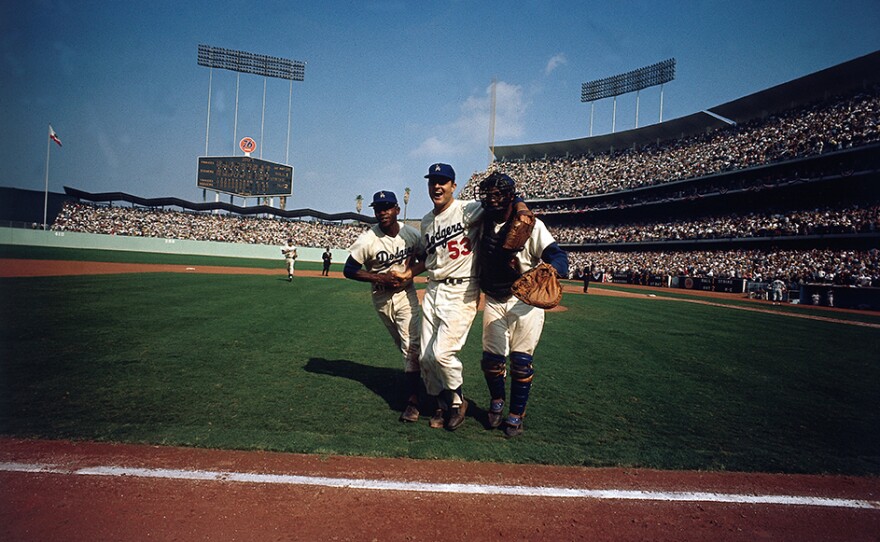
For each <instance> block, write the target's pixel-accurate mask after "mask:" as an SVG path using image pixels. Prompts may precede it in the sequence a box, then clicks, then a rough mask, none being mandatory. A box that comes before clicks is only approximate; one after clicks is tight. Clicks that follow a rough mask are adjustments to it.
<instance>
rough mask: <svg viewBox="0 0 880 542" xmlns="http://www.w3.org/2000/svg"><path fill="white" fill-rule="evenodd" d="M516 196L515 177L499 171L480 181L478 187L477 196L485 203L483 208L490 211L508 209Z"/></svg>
mask: <svg viewBox="0 0 880 542" xmlns="http://www.w3.org/2000/svg"><path fill="white" fill-rule="evenodd" d="M515 196H516V184H515V183H514V182H513V179H511V178H510V177H509V176H508V175H505V174H504V173H498V172H497V171H496V172H495V173H492V174H491V175H489V176H488V177H486V178H485V179H483V180H482V181H480V185H479V187H478V188H477V198H479V200H480V203H482V204H483V209H486V210H487V211H490V212H495V213H503V212H505V211H507V209H508V207H509V206H510V204H511V203H513V198H514V197H515Z"/></svg>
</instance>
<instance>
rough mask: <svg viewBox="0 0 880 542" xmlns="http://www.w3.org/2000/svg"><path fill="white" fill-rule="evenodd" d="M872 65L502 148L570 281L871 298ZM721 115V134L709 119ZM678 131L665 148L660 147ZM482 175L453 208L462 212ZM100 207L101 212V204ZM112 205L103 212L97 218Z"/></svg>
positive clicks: (83, 203)
mask: <svg viewBox="0 0 880 542" xmlns="http://www.w3.org/2000/svg"><path fill="white" fill-rule="evenodd" d="M878 74H880V52H878V53H873V54H871V55H867V56H866V57H862V58H860V59H856V60H854V61H851V62H849V63H844V64H842V65H840V66H837V67H833V68H829V69H828V70H824V71H823V72H817V73H816V74H812V75H810V76H807V77H805V78H802V79H800V80H796V81H793V82H790V83H788V84H785V85H780V86H779V87H774V88H772V89H767V90H765V91H762V92H759V93H756V94H754V95H752V96H748V97H745V98H742V99H740V100H737V101H735V102H731V103H730V104H724V105H722V106H719V107H718V108H716V109H715V110H716V114H714V115H712V116H709V115H705V116H703V115H701V114H695V115H692V116H691V117H687V118H684V119H678V120H672V121H669V122H667V123H661V124H659V125H655V126H653V127H645V128H641V129H637V130H630V131H628V132H624V133H620V134H613V135H607V136H600V137H596V138H587V139H584V140H577V141H570V142H554V143H546V144H535V145H520V146H511V147H507V148H497V149H496V156H497V157H498V159H497V160H496V161H495V162H494V163H493V164H492V166H491V167H490V170H489V171H492V170H499V171H503V172H505V173H507V174H509V175H511V176H512V177H513V178H514V179H516V180H517V183H518V189H519V190H520V192H521V194H522V195H523V196H524V197H525V199H526V201H527V203H528V204H529V206H530V207H531V208H532V209H533V210H534V211H535V213H536V214H538V215H539V216H540V217H541V218H542V220H544V222H545V223H547V225H548V226H549V227H550V229H551V231H552V232H553V234H554V236H555V237H556V239H557V240H558V241H559V242H560V244H561V245H562V246H563V248H565V249H566V250H567V251H568V252H569V255H570V259H571V262H572V265H571V266H570V267H571V269H572V274H573V276H572V278H579V277H580V276H581V274H582V273H584V272H585V271H586V272H590V273H591V276H595V277H596V278H597V279H598V280H608V281H612V280H613V281H617V282H633V283H642V284H657V285H666V286H669V285H672V284H673V282H672V281H671V280H669V279H671V278H673V277H674V278H678V277H691V278H706V277H709V278H713V277H714V278H723V279H731V278H733V279H738V280H740V279H741V280H743V281H744V282H749V283H761V284H766V283H768V282H770V281H772V280H775V279H780V280H783V281H784V282H785V283H786V284H787V285H788V286H789V289H790V290H797V289H799V288H800V287H801V286H802V285H804V284H816V283H821V284H836V285H840V286H852V287H875V288H876V287H880V250H878V249H880V185H878V182H880V178H878V177H880V170H878V168H880V75H878ZM717 112H721V113H724V114H725V115H724V117H725V118H726V119H727V120H726V121H725V122H721V121H719V120H718V118H719V117H720V116H721V113H717ZM673 132H675V133H676V134H677V135H676V136H675V137H665V138H663V139H661V136H664V135H667V134H669V133H673ZM489 171H483V172H476V173H474V175H473V176H472V177H471V179H470V180H469V181H468V182H467V183H466V185H465V186H464V187H463V188H462V191H461V194H460V197H463V198H472V197H474V195H475V186H476V184H477V183H478V181H479V180H480V179H482V178H483V177H484V176H485V175H486V174H487V173H489ZM75 192H76V193H77V196H78V198H77V199H78V200H79V201H70V202H68V203H67V204H66V205H65V206H64V208H63V209H62V211H61V213H60V214H59V215H58V216H57V217H56V219H55V221H54V224H53V225H52V228H53V229H55V230H63V231H82V232H92V233H104V234H115V235H136V236H152V237H166V238H182V239H199V240H212V241H225V242H236V243H258V244H276V245H280V244H283V242H284V240H286V239H287V237H289V236H293V238H294V242H295V243H296V244H298V245H300V246H313V247H327V246H330V247H335V248H342V249H344V248H347V247H348V246H349V245H350V244H351V243H352V242H353V240H354V239H355V238H356V237H357V235H358V234H359V233H360V232H361V231H363V229H364V228H366V227H368V226H369V224H368V223H367V221H366V220H365V221H362V222H357V221H354V222H352V221H330V220H320V219H316V218H312V219H311V220H302V219H301V218H300V219H290V218H287V217H284V216H275V217H266V216H265V215H263V216H262V217H255V216H242V215H238V214H235V213H225V214H217V213H216V212H203V211H197V210H193V209H183V210H181V211H175V210H168V209H164V208H156V207H151V206H142V205H141V206H138V205H135V204H134V203H131V205H130V206H125V205H119V202H115V203H116V204H115V205H114V204H113V203H114V202H108V201H99V200H100V198H93V199H91V200H89V199H88V196H89V195H88V194H87V193H83V192H79V191H75ZM105 199H106V198H105ZM108 203H110V204H109V205H108Z"/></svg>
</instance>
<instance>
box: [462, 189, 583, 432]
mask: <svg viewBox="0 0 880 542" xmlns="http://www.w3.org/2000/svg"><path fill="white" fill-rule="evenodd" d="M515 195H516V185H515V183H514V181H513V179H511V178H510V177H509V176H507V175H505V174H503V173H498V172H495V173H492V174H490V175H489V176H488V177H486V178H485V179H483V181H481V182H480V185H479V189H478V196H479V198H480V201H481V203H482V206H483V209H485V214H486V217H485V219H484V223H483V232H482V235H481V237H480V245H479V247H480V250H479V252H478V254H479V260H480V289H481V290H482V291H483V292H484V293H485V294H486V306H485V309H484V312H483V359H482V362H481V366H482V369H483V374H484V376H485V377H486V384H487V385H488V387H489V395H490V405H489V415H488V417H489V425H490V426H492V427H499V426H500V425H501V420H502V414H503V412H504V399H505V385H506V383H505V380H506V376H507V359H506V358H507V357H508V356H509V357H510V374H511V382H510V406H509V408H508V415H507V419H506V420H505V424H504V434H505V435H506V436H508V437H515V436H518V435H521V434H522V433H523V418H524V417H525V414H526V403H527V402H528V400H529V391H530V390H531V386H532V378H533V376H534V374H535V371H534V368H533V366H532V356H533V355H534V352H535V347H536V346H537V345H538V341H539V340H540V338H541V332H542V331H543V328H544V309H540V308H538V307H533V306H531V305H527V304H526V303H524V302H523V301H521V300H519V299H518V298H516V297H515V296H513V295H512V293H511V286H512V285H513V282H514V281H515V280H516V279H517V278H519V277H520V276H521V275H522V274H523V273H524V272H526V271H528V270H530V269H533V268H534V267H536V266H537V265H538V264H539V263H541V261H544V262H547V263H549V264H550V265H552V266H553V268H554V269H555V270H556V272H557V273H558V274H559V276H560V277H567V276H568V255H567V254H566V253H565V252H564V251H563V250H562V249H561V248H559V245H558V244H557V243H556V240H555V239H553V236H552V235H551V234H550V231H549V230H548V229H547V226H545V225H544V223H543V222H541V220H540V219H537V218H536V219H535V225H534V229H532V232H531V235H530V236H529V238H528V241H526V242H525V247H524V248H523V249H522V250H519V251H514V250H508V249H505V248H504V246H503V245H504V240H505V238H506V237H507V231H508V230H509V229H510V223H511V218H512V216H513V214H514V212H515V211H514V206H513V202H514V197H515ZM585 272H587V271H586V270H585Z"/></svg>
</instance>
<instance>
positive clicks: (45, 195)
mask: <svg viewBox="0 0 880 542" xmlns="http://www.w3.org/2000/svg"><path fill="white" fill-rule="evenodd" d="M49 130H50V131H51V130H52V125H51V124H50V125H49ZM48 133H49V132H46V134H47V136H46V190H45V191H44V192H43V231H45V230H46V218H47V215H48V209H49V152H50V151H51V150H52V138H51V137H48Z"/></svg>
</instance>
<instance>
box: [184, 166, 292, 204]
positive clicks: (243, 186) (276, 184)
mask: <svg viewBox="0 0 880 542" xmlns="http://www.w3.org/2000/svg"><path fill="white" fill-rule="evenodd" d="M198 184H199V188H205V189H207V190H214V191H216V192H224V193H227V194H233V195H236V196H241V197H254V196H289V195H290V194H291V193H292V191H291V189H292V186H293V167H292V166H286V165H284V164H276V163H274V162H268V161H266V160H259V159H256V158H251V157H249V156H229V157H221V156H203V157H200V158H199V175H198Z"/></svg>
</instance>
